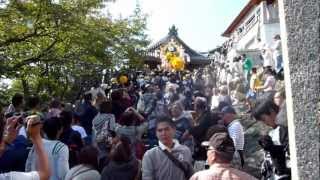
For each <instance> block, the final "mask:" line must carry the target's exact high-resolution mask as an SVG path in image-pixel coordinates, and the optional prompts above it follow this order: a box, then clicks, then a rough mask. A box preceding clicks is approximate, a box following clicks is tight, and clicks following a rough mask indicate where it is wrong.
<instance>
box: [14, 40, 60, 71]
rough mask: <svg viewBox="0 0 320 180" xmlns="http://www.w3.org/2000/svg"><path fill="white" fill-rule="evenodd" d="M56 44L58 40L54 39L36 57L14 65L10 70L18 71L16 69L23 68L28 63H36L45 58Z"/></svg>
mask: <svg viewBox="0 0 320 180" xmlns="http://www.w3.org/2000/svg"><path fill="white" fill-rule="evenodd" d="M57 42H58V40H56V39H55V40H54V41H53V42H52V43H51V44H50V45H49V46H48V47H47V48H46V49H44V50H43V51H42V52H41V53H40V54H38V55H37V56H34V57H30V58H27V59H25V60H22V61H21V62H19V63H17V64H15V65H14V66H13V68H12V69H13V70H14V69H18V68H20V67H22V66H25V65H27V64H30V63H33V62H36V61H38V60H39V59H40V58H41V57H43V56H45V55H46V54H47V52H48V51H50V50H51V49H52V48H53V47H54V45H55V44H56V43H57Z"/></svg>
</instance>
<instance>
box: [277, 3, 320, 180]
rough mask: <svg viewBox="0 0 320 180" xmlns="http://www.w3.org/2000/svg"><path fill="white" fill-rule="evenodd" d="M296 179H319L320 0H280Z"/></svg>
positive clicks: (292, 156)
mask: <svg viewBox="0 0 320 180" xmlns="http://www.w3.org/2000/svg"><path fill="white" fill-rule="evenodd" d="M279 10H280V24H281V37H282V43H283V55H284V67H285V82H286V93H287V108H288V109H287V110H288V125H289V137H290V138H289V141H290V152H291V160H292V179H303V180H313V179H314V180H318V179H320V175H319V167H320V165H319V148H320V146H319V124H318V120H319V112H318V110H317V108H318V107H317V104H318V103H319V101H320V99H319V97H320V95H319V93H320V78H319V76H320V75H319V74H320V35H319V33H320V25H319V24H320V1H319V0H294V1H293V0H279Z"/></svg>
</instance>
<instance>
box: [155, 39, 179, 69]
mask: <svg viewBox="0 0 320 180" xmlns="http://www.w3.org/2000/svg"><path fill="white" fill-rule="evenodd" d="M160 51H161V54H162V55H163V56H162V57H163V61H162V67H164V68H169V69H173V70H175V71H182V70H184V67H185V61H184V59H183V58H182V57H180V56H181V54H180V53H181V52H182V50H181V48H180V47H179V46H178V45H177V44H176V42H174V40H172V41H171V42H169V43H168V44H167V45H166V46H164V47H160Z"/></svg>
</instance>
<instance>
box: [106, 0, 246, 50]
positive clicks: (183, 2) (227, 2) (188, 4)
mask: <svg viewBox="0 0 320 180" xmlns="http://www.w3.org/2000/svg"><path fill="white" fill-rule="evenodd" d="M137 1H138V2H139V4H140V6H141V8H142V11H143V12H144V13H147V14H148V15H149V18H148V26H147V27H148V31H147V34H148V35H149V37H150V39H151V40H152V42H156V41H157V40H160V39H161V38H163V37H164V36H166V35H167V33H168V29H169V27H170V26H171V25H173V24H175V25H176V27H177V28H178V33H179V36H180V38H181V39H182V40H184V41H185V42H186V43H187V44H188V45H189V46H190V47H191V48H193V49H195V50H197V51H208V50H211V49H214V48H215V47H216V46H218V45H221V44H222V43H223V42H224V40H225V39H224V38H223V37H221V34H222V33H223V32H224V30H226V28H227V27H228V26H229V25H230V24H231V22H232V21H233V19H234V18H235V17H236V16H237V15H238V14H239V13H240V11H241V9H242V8H243V7H244V6H245V5H246V3H247V2H248V0H116V2H115V3H114V4H112V5H109V7H107V9H108V10H109V11H110V12H111V14H113V16H115V17H118V16H119V15H120V14H121V16H122V17H126V16H128V15H130V14H132V12H133V10H134V8H135V6H136V2H137Z"/></svg>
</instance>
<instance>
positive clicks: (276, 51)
mask: <svg viewBox="0 0 320 180" xmlns="http://www.w3.org/2000/svg"><path fill="white" fill-rule="evenodd" d="M281 48H282V47H281V40H277V41H275V42H274V45H273V46H272V50H273V57H274V58H276V57H277V56H280V55H281V54H282V49H281Z"/></svg>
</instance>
